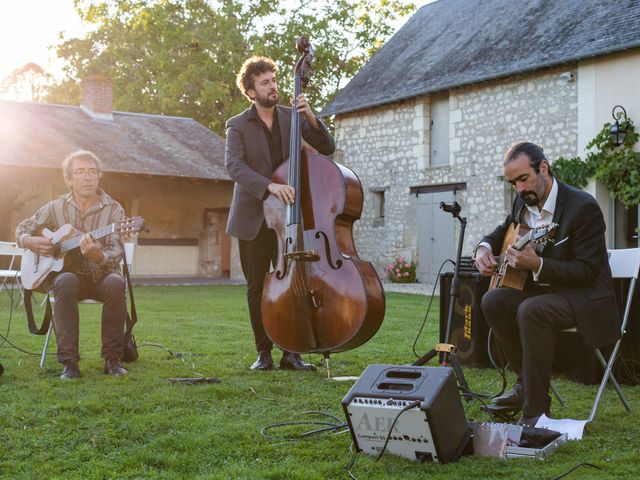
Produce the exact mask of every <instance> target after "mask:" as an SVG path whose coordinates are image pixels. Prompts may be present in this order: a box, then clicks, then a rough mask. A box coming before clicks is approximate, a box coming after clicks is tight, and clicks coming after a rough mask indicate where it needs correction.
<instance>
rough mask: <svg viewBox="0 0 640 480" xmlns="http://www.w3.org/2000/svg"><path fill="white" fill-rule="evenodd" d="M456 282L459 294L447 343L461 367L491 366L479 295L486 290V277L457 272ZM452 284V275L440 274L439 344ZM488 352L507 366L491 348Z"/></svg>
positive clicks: (442, 337)
mask: <svg viewBox="0 0 640 480" xmlns="http://www.w3.org/2000/svg"><path fill="white" fill-rule="evenodd" d="M458 280H459V283H458V285H459V291H458V296H457V297H456V303H455V305H454V306H453V317H452V318H451V332H450V336H449V343H452V344H453V345H455V346H456V348H457V351H456V354H457V356H458V360H460V363H461V364H463V365H470V366H474V367H490V366H491V362H490V361H489V355H488V347H487V342H488V337H489V325H488V324H487V321H486V320H485V318H484V315H483V313H482V307H481V306H480V302H481V300H482V296H483V295H484V294H485V293H486V292H487V290H488V289H489V277H485V276H483V275H481V274H480V272H460V275H459V277H458ZM452 282H453V273H452V272H447V273H443V274H441V275H440V342H444V341H445V336H446V331H447V321H448V317H449V304H450V303H451V296H450V294H451V283H452ZM494 343H495V342H494ZM491 353H492V355H493V358H494V360H496V361H497V362H498V364H499V365H504V364H505V363H506V362H505V361H504V360H503V359H502V355H501V352H497V351H496V350H493V349H492V351H491ZM440 361H442V357H441V358H440Z"/></svg>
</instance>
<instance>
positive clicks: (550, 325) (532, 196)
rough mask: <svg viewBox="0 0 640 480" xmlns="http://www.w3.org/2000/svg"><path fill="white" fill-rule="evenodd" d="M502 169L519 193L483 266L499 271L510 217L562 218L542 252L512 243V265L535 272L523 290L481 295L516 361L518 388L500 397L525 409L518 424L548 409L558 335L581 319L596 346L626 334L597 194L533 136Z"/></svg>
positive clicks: (480, 255)
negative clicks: (557, 168)
mask: <svg viewBox="0 0 640 480" xmlns="http://www.w3.org/2000/svg"><path fill="white" fill-rule="evenodd" d="M504 175H505V177H506V180H507V181H509V183H511V185H513V187H514V188H515V190H516V192H517V194H518V196H517V197H516V199H515V201H514V203H513V208H512V211H511V214H510V215H509V216H508V217H507V218H506V219H505V221H504V222H503V223H502V224H501V225H499V226H498V227H497V228H496V229H495V230H494V231H493V232H491V233H490V234H489V235H487V236H486V237H484V238H483V239H482V241H481V242H480V244H479V246H478V247H477V248H476V253H475V258H476V266H477V267H478V269H479V270H480V272H481V273H483V274H485V275H492V274H493V273H495V271H496V260H495V258H494V255H498V254H500V250H501V248H502V243H503V238H504V235H505V232H506V231H507V230H508V228H509V226H510V225H511V224H520V223H524V224H525V225H527V226H529V227H535V226H539V225H542V224H545V223H549V222H552V221H553V222H555V223H558V224H559V227H558V229H557V232H556V235H555V244H548V245H547V246H546V247H544V249H543V250H542V252H536V249H535V247H533V246H532V244H529V245H528V246H527V247H525V248H524V249H523V250H522V251H517V250H515V249H513V248H508V249H507V250H506V252H505V254H506V258H507V259H508V262H509V265H510V266H511V267H513V268H516V269H522V270H528V271H530V272H531V274H530V275H529V278H528V280H527V283H526V285H525V288H524V290H522V291H520V290H516V289H513V288H496V289H493V290H490V291H489V292H487V293H486V294H485V295H484V297H483V298H482V310H483V313H484V315H485V317H486V319H487V323H488V324H489V325H490V327H491V328H492V329H493V331H494V333H495V336H496V338H497V340H498V342H500V346H501V347H502V349H503V351H504V352H505V354H506V356H507V359H508V360H509V363H510V365H511V366H512V368H513V369H514V370H515V371H516V373H517V374H518V380H517V382H516V385H515V386H514V388H513V390H511V391H510V392H508V393H506V394H505V395H503V396H501V397H498V398H496V399H494V404H496V405H503V406H510V407H514V408H516V409H522V418H521V419H520V424H522V425H528V426H533V425H535V423H536V422H537V420H538V418H539V417H540V416H541V415H542V414H543V413H545V414H548V413H549V408H550V404H551V398H550V397H549V387H550V377H551V362H552V359H553V352H554V345H555V342H556V339H557V334H558V332H559V331H561V330H565V329H567V328H572V327H575V326H577V327H578V330H579V332H580V335H582V337H583V339H584V341H585V343H586V344H587V345H589V346H591V347H601V346H604V345H608V344H611V343H612V342H613V341H615V340H616V339H617V338H618V337H619V336H620V319H619V315H618V308H617V305H616V300H615V294H614V290H613V283H612V280H611V270H610V269H609V262H608V257H607V247H606V244H605V235H604V233H605V223H604V218H603V216H602V211H601V210H600V207H599V206H598V204H597V202H596V201H595V199H594V198H593V197H592V196H591V195H589V194H588V193H585V192H583V191H581V190H577V189H575V188H573V187H570V186H569V185H565V184H564V183H562V182H559V181H558V180H556V179H555V178H554V177H553V175H552V173H551V167H550V165H549V161H548V160H547V159H546V157H545V155H544V152H543V151H542V148H540V147H539V146H538V145H535V144H533V143H530V142H520V143H516V144H514V145H512V146H511V147H510V148H509V150H508V151H507V153H506V154H505V156H504Z"/></svg>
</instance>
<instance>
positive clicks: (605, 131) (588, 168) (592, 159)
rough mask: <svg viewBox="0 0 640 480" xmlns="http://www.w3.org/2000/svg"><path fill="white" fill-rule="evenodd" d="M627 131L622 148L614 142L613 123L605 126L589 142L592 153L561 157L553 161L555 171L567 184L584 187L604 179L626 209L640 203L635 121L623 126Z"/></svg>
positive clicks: (604, 183)
mask: <svg viewBox="0 0 640 480" xmlns="http://www.w3.org/2000/svg"><path fill="white" fill-rule="evenodd" d="M620 126H621V128H622V129H624V130H625V131H626V135H625V137H624V142H623V143H622V145H620V146H616V145H615V144H614V143H613V140H612V139H611V135H610V133H609V132H610V129H611V124H610V123H605V124H604V126H603V127H602V130H600V132H599V133H598V135H596V137H595V138H594V139H593V140H591V142H589V144H588V145H587V150H588V151H589V153H587V155H586V156H585V158H584V159H582V158H580V157H574V158H564V157H560V158H558V159H557V160H556V161H555V162H553V172H554V175H555V176H556V177H558V178H559V179H560V180H562V181H563V182H566V183H568V184H570V185H573V186H575V187H578V188H584V187H585V186H586V185H587V183H588V182H589V180H590V179H591V178H595V179H598V180H600V181H601V182H602V183H603V185H604V186H605V187H606V188H607V190H609V192H611V195H613V197H614V198H616V199H617V200H619V201H620V203H622V204H623V205H624V206H625V207H626V208H629V207H632V206H634V205H638V204H639V203H640V152H636V151H634V150H633V147H634V145H635V144H636V142H637V141H638V138H639V137H640V136H639V135H638V133H637V132H636V131H635V127H634V126H633V122H632V121H631V119H628V118H626V119H625V120H624V121H623V122H621V123H620Z"/></svg>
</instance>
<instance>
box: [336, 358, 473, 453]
mask: <svg viewBox="0 0 640 480" xmlns="http://www.w3.org/2000/svg"><path fill="white" fill-rule="evenodd" d="M416 401H418V402H419V403H418V404H417V405H416V406H414V407H411V408H409V409H408V410H406V411H404V412H403V411H402V410H403V409H406V408H407V407H408V406H409V405H411V404H412V403H415V402H416ZM342 406H343V408H344V412H345V415H346V416H347V421H348V422H349V428H350V430H351V436H352V437H353V441H354V443H355V445H356V447H357V448H358V451H360V452H364V453H367V454H369V455H374V456H377V455H379V454H380V452H381V451H382V449H383V447H384V445H385V442H387V437H388V443H387V447H386V450H385V451H386V452H388V453H393V454H395V455H400V456H402V457H405V458H408V459H410V460H416V461H419V462H425V461H430V462H439V463H446V462H451V461H455V460H457V459H458V457H459V456H460V453H461V452H462V450H463V449H464V447H465V446H466V444H467V442H468V440H469V433H468V430H467V420H466V418H465V415H464V410H463V408H462V401H461V400H460V396H459V394H458V388H457V386H456V381H455V376H454V374H453V370H452V369H451V368H447V367H414V366H394V365H369V366H368V367H367V368H366V370H365V371H364V372H363V373H362V375H361V376H360V378H359V379H358V381H357V382H356V383H355V384H354V385H353V387H352V388H351V390H349V393H347V395H346V396H345V397H344V399H343V400H342ZM394 421H395V424H394ZM392 425H393V430H391V426H392Z"/></svg>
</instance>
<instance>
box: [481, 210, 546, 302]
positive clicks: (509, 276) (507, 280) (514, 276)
mask: <svg viewBox="0 0 640 480" xmlns="http://www.w3.org/2000/svg"><path fill="white" fill-rule="evenodd" d="M557 228H558V224H557V223H553V222H551V223H547V224H545V225H540V226H539V227H535V228H529V227H527V226H526V225H523V224H518V225H515V224H513V223H512V224H511V225H509V229H508V230H507V233H506V234H505V236H504V241H503V242H502V250H501V252H502V253H501V254H500V255H499V256H498V257H497V258H496V260H497V263H498V268H497V270H496V273H494V274H493V276H492V277H491V282H490V283H489V290H491V289H492V288H498V287H509V288H516V289H518V290H522V289H524V284H525V283H526V281H527V275H528V274H529V270H518V269H516V268H513V267H511V266H509V263H508V261H507V256H506V255H505V251H506V250H507V248H509V247H510V246H512V247H513V248H515V249H516V250H519V251H520V250H522V249H524V247H526V246H527V244H528V243H529V242H534V243H537V244H539V245H546V244H547V243H550V242H553V236H554V235H555V233H556V229H557Z"/></svg>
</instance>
